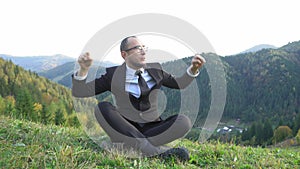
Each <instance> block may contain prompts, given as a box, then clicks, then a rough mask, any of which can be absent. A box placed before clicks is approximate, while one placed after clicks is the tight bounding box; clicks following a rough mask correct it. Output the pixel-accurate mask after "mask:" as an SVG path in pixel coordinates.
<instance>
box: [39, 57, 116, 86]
mask: <svg viewBox="0 0 300 169" xmlns="http://www.w3.org/2000/svg"><path fill="white" fill-rule="evenodd" d="M75 63H76V62H68V63H65V64H62V65H60V66H57V67H55V68H53V69H50V70H46V71H42V72H39V73H38V74H39V75H40V76H44V77H46V78H48V79H50V80H52V81H54V82H57V83H59V84H62V85H64V86H66V87H69V88H71V84H72V81H71V78H70V77H71V75H72V74H73V73H74V72H75V71H76V70H75V69H76V67H78V65H75ZM111 66H116V64H115V63H112V62H109V61H104V62H99V61H96V62H93V65H92V67H91V71H90V72H98V73H97V74H98V75H99V74H102V73H104V72H105V68H106V67H111Z"/></svg>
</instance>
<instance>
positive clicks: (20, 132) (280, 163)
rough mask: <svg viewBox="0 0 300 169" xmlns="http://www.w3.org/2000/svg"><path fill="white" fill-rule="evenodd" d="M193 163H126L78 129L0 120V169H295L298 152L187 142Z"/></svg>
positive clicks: (299, 161)
mask: <svg viewBox="0 0 300 169" xmlns="http://www.w3.org/2000/svg"><path fill="white" fill-rule="evenodd" d="M176 144H177V145H178V146H185V147H187V148H188V149H189V151H190V152H191V160H190V161H189V162H186V163H181V162H179V161H176V160H175V159H170V160H167V161H165V160H161V159H157V158H143V159H129V158H125V156H123V155H121V154H116V153H109V152H107V151H105V150H103V149H101V148H100V147H98V146H97V145H96V144H94V143H93V141H92V140H91V139H89V137H88V136H87V135H86V134H85V133H84V132H83V130H81V129H77V128H66V127H59V126H54V125H41V124H37V123H32V122H27V121H22V120H14V119H11V118H7V117H5V116H0V150H1V151H0V153H1V154H0V156H1V158H0V168H63V169H64V168H199V167H200V168H298V167H300V151H299V150H300V148H299V147H298V148H289V149H279V148H276V149H266V148H265V149H263V148H252V147H240V146H236V145H232V144H221V143H219V142H210V143H205V144H199V143H196V142H191V141H188V140H183V141H180V142H178V143H176Z"/></svg>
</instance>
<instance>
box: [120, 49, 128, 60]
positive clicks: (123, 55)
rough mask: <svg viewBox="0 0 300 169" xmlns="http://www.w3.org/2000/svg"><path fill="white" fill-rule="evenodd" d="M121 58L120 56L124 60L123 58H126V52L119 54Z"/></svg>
mask: <svg viewBox="0 0 300 169" xmlns="http://www.w3.org/2000/svg"><path fill="white" fill-rule="evenodd" d="M121 56H122V58H123V59H124V60H125V58H126V56H127V52H125V51H122V52H121Z"/></svg>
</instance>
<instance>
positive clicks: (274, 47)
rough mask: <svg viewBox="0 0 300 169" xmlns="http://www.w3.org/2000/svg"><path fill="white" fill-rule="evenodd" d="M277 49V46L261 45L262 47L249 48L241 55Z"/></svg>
mask: <svg viewBox="0 0 300 169" xmlns="http://www.w3.org/2000/svg"><path fill="white" fill-rule="evenodd" d="M276 48H277V47H276V46H273V45H268V44H260V45H256V46H254V47H252V48H249V49H247V50H245V51H243V52H241V53H240V54H242V53H248V52H257V51H259V50H262V49H276Z"/></svg>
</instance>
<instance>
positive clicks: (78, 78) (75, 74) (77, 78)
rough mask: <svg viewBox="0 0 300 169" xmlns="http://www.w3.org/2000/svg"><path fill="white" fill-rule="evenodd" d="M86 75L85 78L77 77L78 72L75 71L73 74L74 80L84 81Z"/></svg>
mask: <svg viewBox="0 0 300 169" xmlns="http://www.w3.org/2000/svg"><path fill="white" fill-rule="evenodd" d="M87 76H88V74H86V75H85V76H78V71H76V72H75V73H74V79H76V80H85V79H86V78H87Z"/></svg>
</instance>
